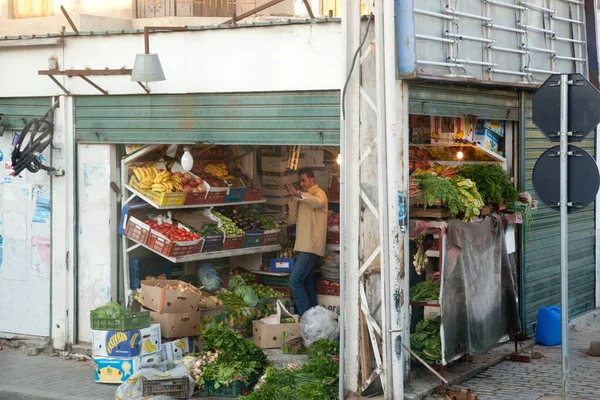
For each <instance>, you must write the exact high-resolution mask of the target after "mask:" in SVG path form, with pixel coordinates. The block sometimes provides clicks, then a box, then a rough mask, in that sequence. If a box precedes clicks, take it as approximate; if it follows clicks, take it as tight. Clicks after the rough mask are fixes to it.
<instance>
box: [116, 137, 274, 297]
mask: <svg viewBox="0 0 600 400" xmlns="http://www.w3.org/2000/svg"><path fill="white" fill-rule="evenodd" d="M159 146H160V145H147V146H146V147H144V148H142V149H140V150H138V151H137V152H135V153H133V154H132V155H130V156H129V157H126V158H124V159H123V160H122V161H121V182H123V183H125V182H129V181H128V172H129V169H128V164H130V163H132V162H134V161H136V160H138V159H140V158H141V157H143V156H145V155H147V154H148V153H151V152H153V151H154V150H156V149H157V148H158V147H159ZM122 193H123V202H122V205H121V206H122V207H125V206H126V205H127V204H129V203H130V202H131V201H132V200H134V199H135V198H139V199H141V200H143V201H144V202H146V203H148V204H149V205H151V206H152V207H154V208H155V209H157V210H176V209H194V208H211V207H225V206H239V205H247V204H260V203H265V202H266V199H261V200H256V201H243V202H237V203H219V204H197V205H196V204H194V205H183V206H173V207H169V206H166V207H165V206H159V205H158V204H156V203H154V202H153V201H152V200H150V199H148V198H147V197H146V196H144V195H143V194H142V193H140V192H139V191H137V190H135V189H133V188H132V187H130V186H129V185H127V184H123V191H122ZM121 240H122V248H123V258H122V260H123V282H124V287H125V306H126V307H128V306H129V305H130V302H131V294H132V290H131V288H130V282H129V254H130V253H131V252H132V251H133V250H135V249H138V248H145V249H147V250H150V251H151V252H153V253H155V254H158V255H159V256H161V257H163V258H165V259H167V260H169V261H171V262H173V263H187V262H194V261H201V260H210V259H217V258H227V257H237V256H245V255H250V254H262V253H268V252H273V251H279V250H281V246H279V245H272V246H259V247H248V248H241V249H235V250H226V251H215V252H208V253H198V254H191V255H187V256H181V257H168V256H165V255H163V254H161V253H159V252H157V251H155V250H153V249H152V248H150V247H148V246H146V245H145V244H142V243H140V242H138V241H136V240H133V239H131V238H129V237H127V236H125V235H122V238H121Z"/></svg>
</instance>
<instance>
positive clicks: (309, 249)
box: [286, 168, 327, 316]
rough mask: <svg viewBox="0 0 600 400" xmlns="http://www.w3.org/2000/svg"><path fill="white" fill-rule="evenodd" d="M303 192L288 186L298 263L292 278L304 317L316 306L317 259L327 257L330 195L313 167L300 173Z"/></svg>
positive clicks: (297, 306)
mask: <svg viewBox="0 0 600 400" xmlns="http://www.w3.org/2000/svg"><path fill="white" fill-rule="evenodd" d="M298 181H299V184H300V190H301V191H298V190H296V188H295V187H294V186H292V185H291V184H289V183H287V184H286V188H287V190H288V191H289V192H290V194H291V195H292V198H291V200H290V202H289V206H290V215H289V223H291V224H293V223H296V246H295V247H294V250H296V251H297V252H298V256H297V257H296V263H295V264H294V269H293V270H292V275H291V277H290V284H291V287H292V294H293V296H294V302H295V303H296V312H297V313H298V315H299V316H302V315H303V314H304V313H305V312H306V311H307V310H308V309H310V308H311V307H315V306H316V305H317V288H316V285H315V276H314V266H315V263H316V261H317V257H323V255H324V254H325V242H326V238H327V195H326V194H325V192H324V191H323V190H322V189H321V188H319V185H317V184H316V183H315V174H314V173H313V171H312V169H310V168H301V169H299V170H298Z"/></svg>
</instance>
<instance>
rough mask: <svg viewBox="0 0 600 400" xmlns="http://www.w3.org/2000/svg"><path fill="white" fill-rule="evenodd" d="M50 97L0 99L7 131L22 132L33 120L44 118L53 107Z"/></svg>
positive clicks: (1, 112)
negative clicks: (27, 123)
mask: <svg viewBox="0 0 600 400" xmlns="http://www.w3.org/2000/svg"><path fill="white" fill-rule="evenodd" d="M51 101H52V100H51V99H50V98H49V97H7V98H0V114H3V115H4V117H3V118H2V120H3V121H4V126H5V127H6V129H10V130H15V131H20V130H21V129H23V127H24V126H25V124H26V122H28V121H29V120H31V119H32V118H41V117H43V116H44V115H45V114H46V113H47V112H48V110H49V109H50V106H51Z"/></svg>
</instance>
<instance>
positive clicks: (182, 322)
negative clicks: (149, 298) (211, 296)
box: [150, 310, 201, 339]
mask: <svg viewBox="0 0 600 400" xmlns="http://www.w3.org/2000/svg"><path fill="white" fill-rule="evenodd" d="M150 317H151V318H152V320H153V321H154V322H156V323H158V324H160V332H161V335H162V337H164V338H166V339H172V338H180V337H186V336H198V335H199V334H200V318H201V312H200V310H196V311H190V312H184V313H164V314H161V313H158V312H155V311H150Z"/></svg>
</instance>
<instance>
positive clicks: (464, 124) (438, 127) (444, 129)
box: [431, 117, 474, 144]
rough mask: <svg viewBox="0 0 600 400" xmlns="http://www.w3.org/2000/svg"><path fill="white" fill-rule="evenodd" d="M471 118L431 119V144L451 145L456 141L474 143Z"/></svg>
mask: <svg viewBox="0 0 600 400" xmlns="http://www.w3.org/2000/svg"><path fill="white" fill-rule="evenodd" d="M473 134H474V126H473V119H471V118H458V117H431V143H432V144H436V143H437V144H450V143H452V142H454V141H456V140H469V141H473Z"/></svg>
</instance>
